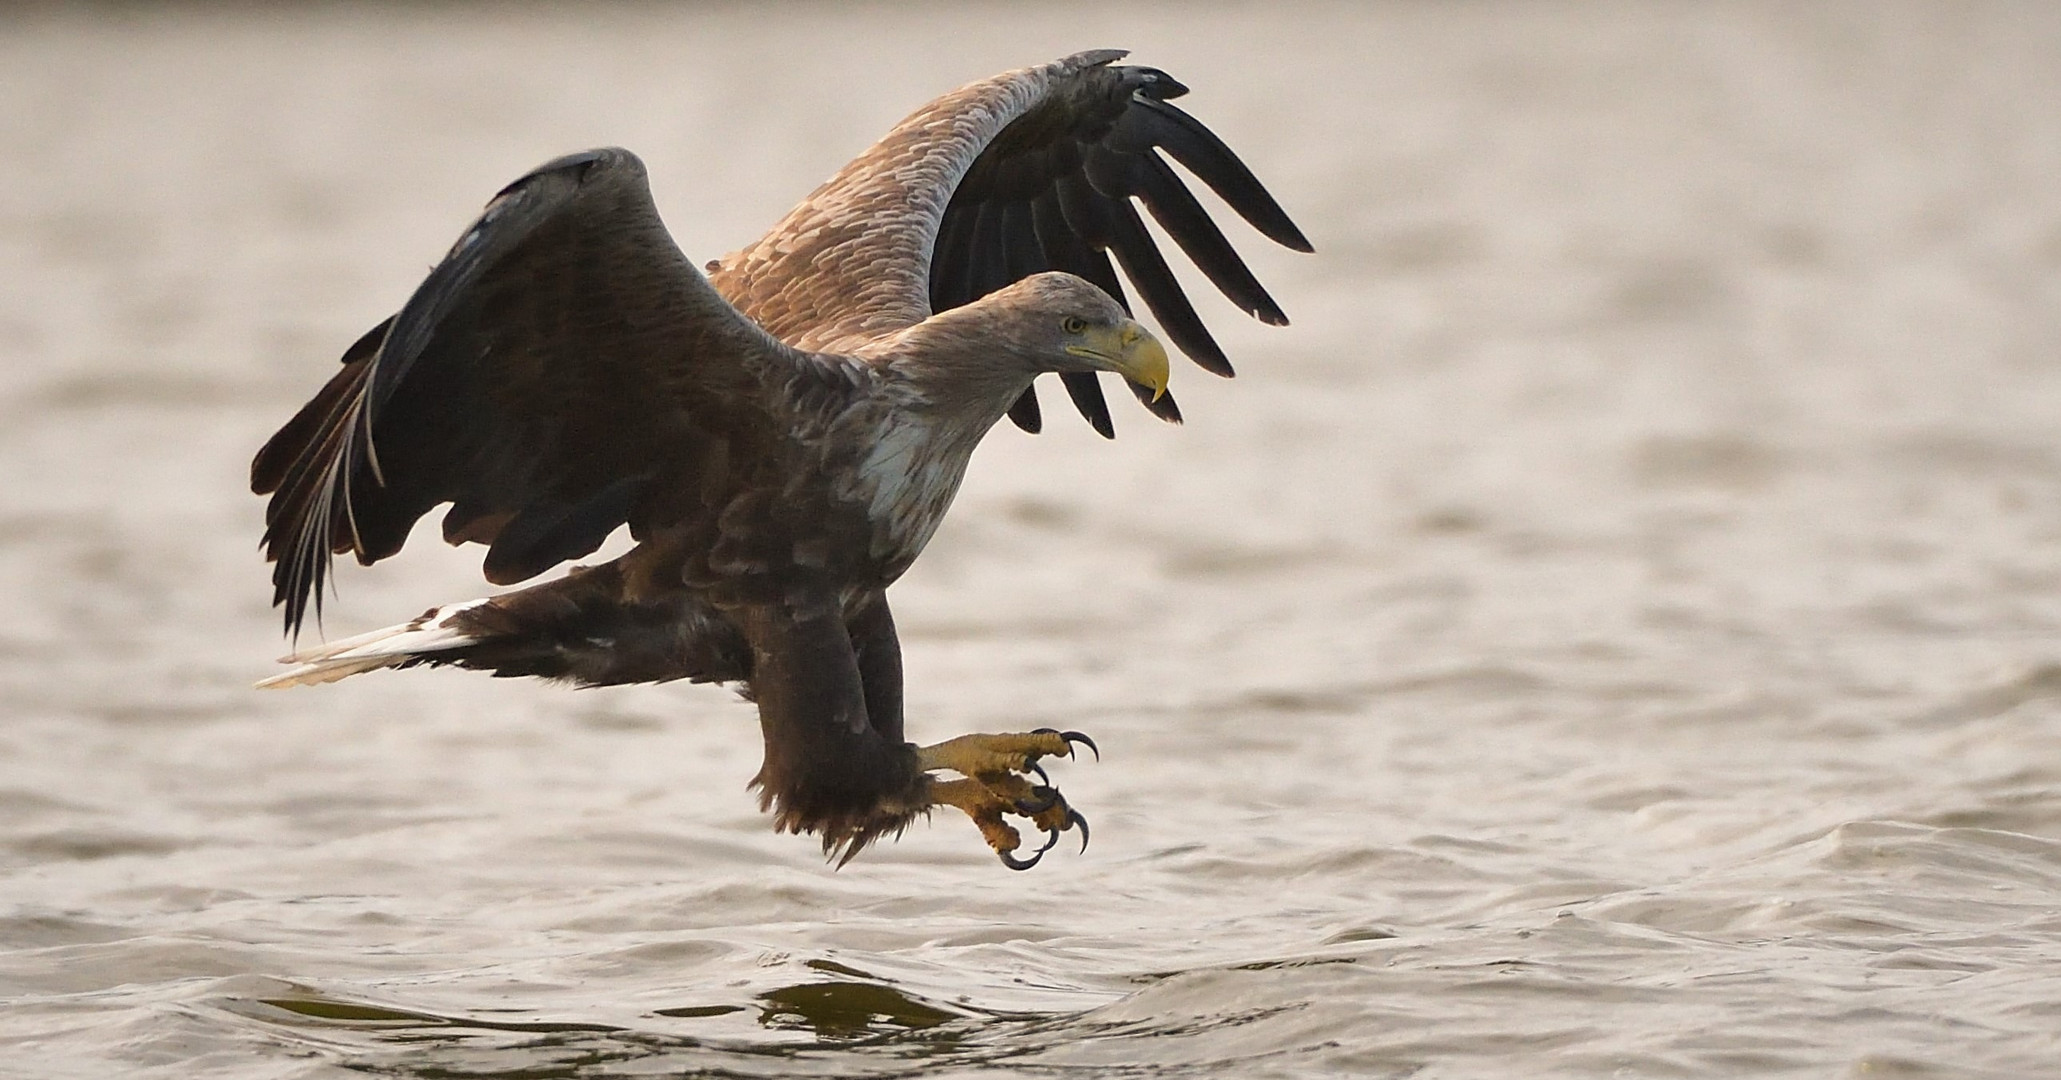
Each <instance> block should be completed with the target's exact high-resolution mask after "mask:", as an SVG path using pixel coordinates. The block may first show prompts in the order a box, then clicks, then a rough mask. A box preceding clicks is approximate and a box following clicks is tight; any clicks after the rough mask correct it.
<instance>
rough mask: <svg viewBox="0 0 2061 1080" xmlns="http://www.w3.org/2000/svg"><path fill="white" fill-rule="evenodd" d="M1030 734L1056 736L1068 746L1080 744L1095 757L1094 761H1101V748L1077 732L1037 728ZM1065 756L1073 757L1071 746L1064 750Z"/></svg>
mask: <svg viewBox="0 0 2061 1080" xmlns="http://www.w3.org/2000/svg"><path fill="white" fill-rule="evenodd" d="M1031 734H1033V735H1057V736H1059V737H1060V738H1061V739H1063V740H1065V741H1066V742H1067V743H1069V744H1071V743H1080V744H1081V745H1082V746H1085V747H1087V748H1088V749H1089V751H1091V752H1092V753H1094V755H1095V760H1096V761H1101V760H1102V748H1101V747H1099V746H1096V745H1095V740H1093V739H1090V738H1088V737H1087V736H1086V735H1083V734H1081V733H1080V732H1078V731H1061V730H1059V729H1058V728H1048V727H1041V728H1038V729H1037V730H1036V731H1033V732H1031ZM1066 756H1068V757H1072V756H1073V747H1072V746H1071V745H1069V746H1068V747H1067V748H1066Z"/></svg>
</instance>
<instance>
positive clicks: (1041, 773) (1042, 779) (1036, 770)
mask: <svg viewBox="0 0 2061 1080" xmlns="http://www.w3.org/2000/svg"><path fill="white" fill-rule="evenodd" d="M1023 771H1024V772H1027V773H1031V774H1034V775H1035V776H1037V778H1038V783H1040V784H1043V785H1045V786H1046V787H1051V786H1052V778H1051V777H1049V776H1046V775H1045V767H1044V766H1043V765H1040V764H1038V763H1037V762H1035V761H1026V762H1024V769H1023Z"/></svg>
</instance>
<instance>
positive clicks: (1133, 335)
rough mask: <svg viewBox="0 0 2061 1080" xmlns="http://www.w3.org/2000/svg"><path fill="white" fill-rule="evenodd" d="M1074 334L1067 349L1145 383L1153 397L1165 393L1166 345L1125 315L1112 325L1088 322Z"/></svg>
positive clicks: (1098, 364) (1098, 365)
mask: <svg viewBox="0 0 2061 1080" xmlns="http://www.w3.org/2000/svg"><path fill="white" fill-rule="evenodd" d="M1076 336H1077V337H1078V338H1079V339H1080V344H1078V345H1068V346H1067V347H1066V351H1067V352H1070V353H1072V354H1073V355H1075V356H1079V357H1083V358H1085V359H1087V360H1091V361H1094V363H1095V366H1096V367H1099V368H1104V369H1106V370H1109V371H1114V372H1116V373H1117V374H1118V375H1121V376H1123V377H1124V378H1126V379H1129V380H1131V381H1132V382H1134V383H1137V384H1138V385H1140V386H1144V387H1149V388H1150V389H1151V390H1152V400H1154V401H1158V400H1159V399H1160V397H1161V396H1162V395H1164V394H1165V393H1166V381H1167V376H1168V374H1169V372H1168V370H1167V359H1166V347H1165V346H1163V345H1161V344H1160V343H1159V339H1158V338H1156V337H1153V336H1152V332H1151V331H1149V330H1147V329H1145V328H1144V327H1142V326H1139V325H1138V324H1137V322H1135V321H1133V320H1131V319H1125V320H1124V321H1122V322H1120V323H1118V324H1116V325H1115V326H1090V327H1088V328H1087V329H1085V330H1082V331H1081V332H1080V333H1079V334H1078V335H1076Z"/></svg>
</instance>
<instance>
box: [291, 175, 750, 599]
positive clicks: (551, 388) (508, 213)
mask: <svg viewBox="0 0 2061 1080" xmlns="http://www.w3.org/2000/svg"><path fill="white" fill-rule="evenodd" d="M381 330H383V331H384V332H383V333H382V332H381ZM754 348H760V349H765V348H771V349H775V350H777V349H778V348H779V346H777V344H775V343H772V342H771V341H770V339H765V338H764V335H763V334H760V333H758V332H757V331H756V329H755V328H752V327H750V326H749V324H748V323H746V322H745V320H744V319H742V317H741V316H738V315H737V314H736V312H735V311H734V310H732V309H730V308H729V306H728V305H727V304H724V303H723V302H722V300H721V299H720V298H719V297H717V296H716V295H715V293H714V292H713V290H711V289H710V288H709V287H708V285H707V283H706V282H705V281H703V280H702V279H701V278H700V276H699V274H698V273H697V272H696V271H695V270H694V269H693V268H692V266H691V265H689V264H688V263H687V261H686V259H685V257H684V256H682V255H681V254H680V252H679V251H678V249H677V248H676V247H674V246H673V244H672V241H671V240H670V238H669V237H668V236H667V235H666V233H665V230H664V226H663V224H662V223H661V222H660V221H659V219H658V216H657V211H656V209H655V208H654V207H653V206H652V204H651V199H650V192H649V189H648V188H647V186H646V185H645V181H644V172H643V167H642V164H641V163H639V162H638V161H637V159H636V158H635V157H634V156H633V155H631V154H629V153H628V152H627V151H621V150H608V151H594V152H590V153H587V154H578V155H573V156H571V157H567V158H562V159H559V160H558V161H555V162H552V163H550V164H548V165H546V166H544V167H542V168H540V169H538V170H536V171H535V172H532V173H531V174H529V175H528V176H526V177H524V178H523V179H522V180H519V181H517V182H516V183H515V184H513V185H510V187H509V188H507V189H505V190H504V191H503V192H502V194H501V195H500V196H497V197H496V199H495V200H494V201H493V202H492V203H490V204H489V205H488V209H487V210H486V212H485V213H484V214H483V215H482V217H481V218H480V221H479V222H478V224H476V225H475V226H474V227H473V228H472V229H471V230H469V231H468V232H467V233H466V235H465V237H464V238H463V239H461V240H460V241H459V243H458V244H457V245H456V246H455V247H453V248H452V250H451V253H450V254H449V255H448V256H446V258H445V259H444V261H443V262H442V263H441V264H439V265H438V266H437V267H436V269H434V270H433V271H431V273H430V275H429V277H428V278H427V279H426V280H425V281H424V282H423V284H422V285H421V287H420V288H418V289H417V290H416V292H415V294H414V295H413V296H412V297H410V299H409V301H408V303H407V304H406V305H405V306H404V307H403V308H402V310H401V312H400V313H399V314H398V315H397V316H395V317H394V318H393V319H391V320H389V322H388V323H386V324H382V327H381V328H380V330H375V331H374V333H372V334H368V335H366V337H365V338H364V339H361V341H360V342H359V344H358V345H357V346H354V347H353V349H352V351H351V352H350V353H347V354H346V363H345V366H344V370H343V371H341V372H339V373H338V374H337V375H336V377H335V378H333V379H332V380H331V382H330V383H329V385H328V386H326V387H324V388H323V390H322V392H321V393H320V394H318V395H317V396H316V398H315V400H314V401H312V402H310V403H309V405H308V406H307V407H306V408H304V409H303V410H302V411H301V414H300V415H299V416H296V417H295V419H294V420H293V421H292V422H290V423H289V424H288V425H287V426H286V427H285V428H284V429H282V430H281V432H280V433H279V434H278V435H277V436H275V437H274V438H273V440H272V442H270V443H268V444H267V445H266V447H265V449H264V450H263V451H261V452H260V453H259V455H258V457H257V460H256V461H255V462H253V465H252V471H251V481H252V487H253V489H255V490H256V491H258V492H259V493H260V494H265V493H271V492H277V494H276V495H275V496H274V498H273V500H272V504H271V506H270V508H269V509H268V511H267V528H266V534H265V540H264V546H265V550H266V553H267V554H268V556H269V557H271V558H272V559H273V560H275V561H276V563H277V566H276V567H275V568H274V572H273V585H274V593H275V601H276V602H278V603H280V604H282V605H284V607H285V609H286V610H285V616H286V622H287V626H288V628H289V629H290V630H292V629H298V627H299V626H300V624H301V622H302V620H303V618H304V617H305V614H306V612H307V610H308V606H309V604H310V603H311V601H312V603H313V604H314V605H315V608H316V611H317V612H318V613H319V611H320V603H321V592H320V589H321V585H322V584H323V581H324V579H325V577H326V575H327V572H328V563H329V556H330V554H331V553H332V552H335V553H342V552H345V551H351V552H354V553H355V554H356V555H357V557H358V559H359V561H361V562H365V563H370V562H373V561H375V560H378V559H381V558H384V557H386V556H388V555H391V554H393V553H394V552H396V551H398V550H399V549H400V547H401V545H402V544H403V543H404V542H405V541H406V539H407V536H408V533H409V531H410V529H411V527H412V526H413V525H414V523H415V521H416V520H417V519H418V518H420V517H421V516H422V515H423V514H425V513H428V512H429V511H430V510H431V509H433V508H434V507H436V506H437V505H438V504H440V503H445V502H449V503H451V504H452V506H451V509H450V511H449V512H448V514H447V515H446V516H445V519H444V532H445V535H446V537H447V538H450V539H452V540H454V541H459V540H474V541H481V542H487V543H490V544H491V545H492V546H491V548H490V549H489V551H488V554H487V559H486V567H485V568H486V574H487V577H488V579H489V580H492V581H495V582H497V583H504V584H505V583H510V582H515V581H520V580H523V579H525V578H528V577H531V576H534V575H535V574H538V573H540V572H542V571H544V570H546V569H549V568H550V567H551V566H554V565H556V564H558V563H560V562H563V561H566V560H568V559H574V558H578V557H580V556H582V555H585V554H587V553H589V552H591V551H592V550H594V548H596V547H598V546H599V545H600V543H601V542H602V541H603V540H604V539H606V537H607V536H608V534H609V533H610V532H611V531H613V530H614V529H615V528H616V527H618V526H620V525H622V524H624V523H625V522H629V523H631V524H632V526H633V528H634V527H635V525H636V519H637V518H638V515H639V513H640V510H641V508H642V507H644V505H645V504H646V502H647V499H646V496H647V494H648V493H649V492H650V491H651V490H653V489H654V487H655V486H656V482H657V479H658V477H659V476H660V474H661V472H665V473H668V474H669V476H670V477H671V478H673V479H676V480H680V481H682V482H681V483H679V484H676V485H673V488H672V489H675V490H694V489H695V487H696V485H695V484H694V483H692V481H693V480H694V479H695V478H694V477H693V475H692V470H693V468H694V466H695V461H696V460H697V458H698V456H700V455H697V453H696V448H697V446H700V445H703V444H705V443H706V442H707V439H708V437H709V436H708V434H707V432H705V431H700V432H698V431H694V430H691V429H692V428H693V427H694V426H695V424H694V420H695V419H696V416H695V415H693V414H699V418H700V419H702V420H706V421H710V422H709V423H707V424H705V425H704V426H705V427H708V428H715V429H722V428H724V427H725V425H726V424H728V425H731V426H734V425H735V424H737V423H744V424H752V423H757V424H758V425H760V426H764V425H766V424H770V423H771V421H770V420H769V419H765V418H764V415H765V408H764V406H763V404H761V405H760V406H759V407H758V408H757V409H756V410H741V411H740V412H741V413H742V416H743V417H744V419H739V418H738V417H735V416H732V417H730V418H729V419H728V420H725V421H720V422H718V421H716V419H715V417H716V414H726V415H727V413H728V410H724V409H722V408H720V407H719V403H718V401H717V399H720V398H722V397H724V396H725V395H735V394H738V393H742V392H749V391H751V390H756V389H758V386H757V385H756V384H755V383H752V382H751V376H750V374H749V373H750V372H751V371H752V363H751V361H752V357H750V356H748V355H746V354H748V353H749V352H750V350H752V349H754ZM717 355H721V356H722V358H723V362H720V363H717V362H713V358H714V357H715V356H717ZM760 359H761V360H763V358H760ZM753 416H757V417H759V418H760V419H757V420H755V421H754V420H751V419H749V418H750V417H753Z"/></svg>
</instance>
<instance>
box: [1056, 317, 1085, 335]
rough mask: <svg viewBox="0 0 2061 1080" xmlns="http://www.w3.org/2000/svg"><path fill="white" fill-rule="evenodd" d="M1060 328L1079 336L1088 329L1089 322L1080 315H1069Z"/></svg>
mask: <svg viewBox="0 0 2061 1080" xmlns="http://www.w3.org/2000/svg"><path fill="white" fill-rule="evenodd" d="M1059 328H1060V329H1062V330H1064V331H1066V332H1067V333H1069V334H1078V333H1080V332H1081V331H1083V330H1086V329H1087V328H1088V321H1087V320H1086V319H1083V318H1081V317H1080V316H1079V315H1068V316H1067V317H1066V319H1065V321H1063V322H1061V323H1060V324H1059Z"/></svg>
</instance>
